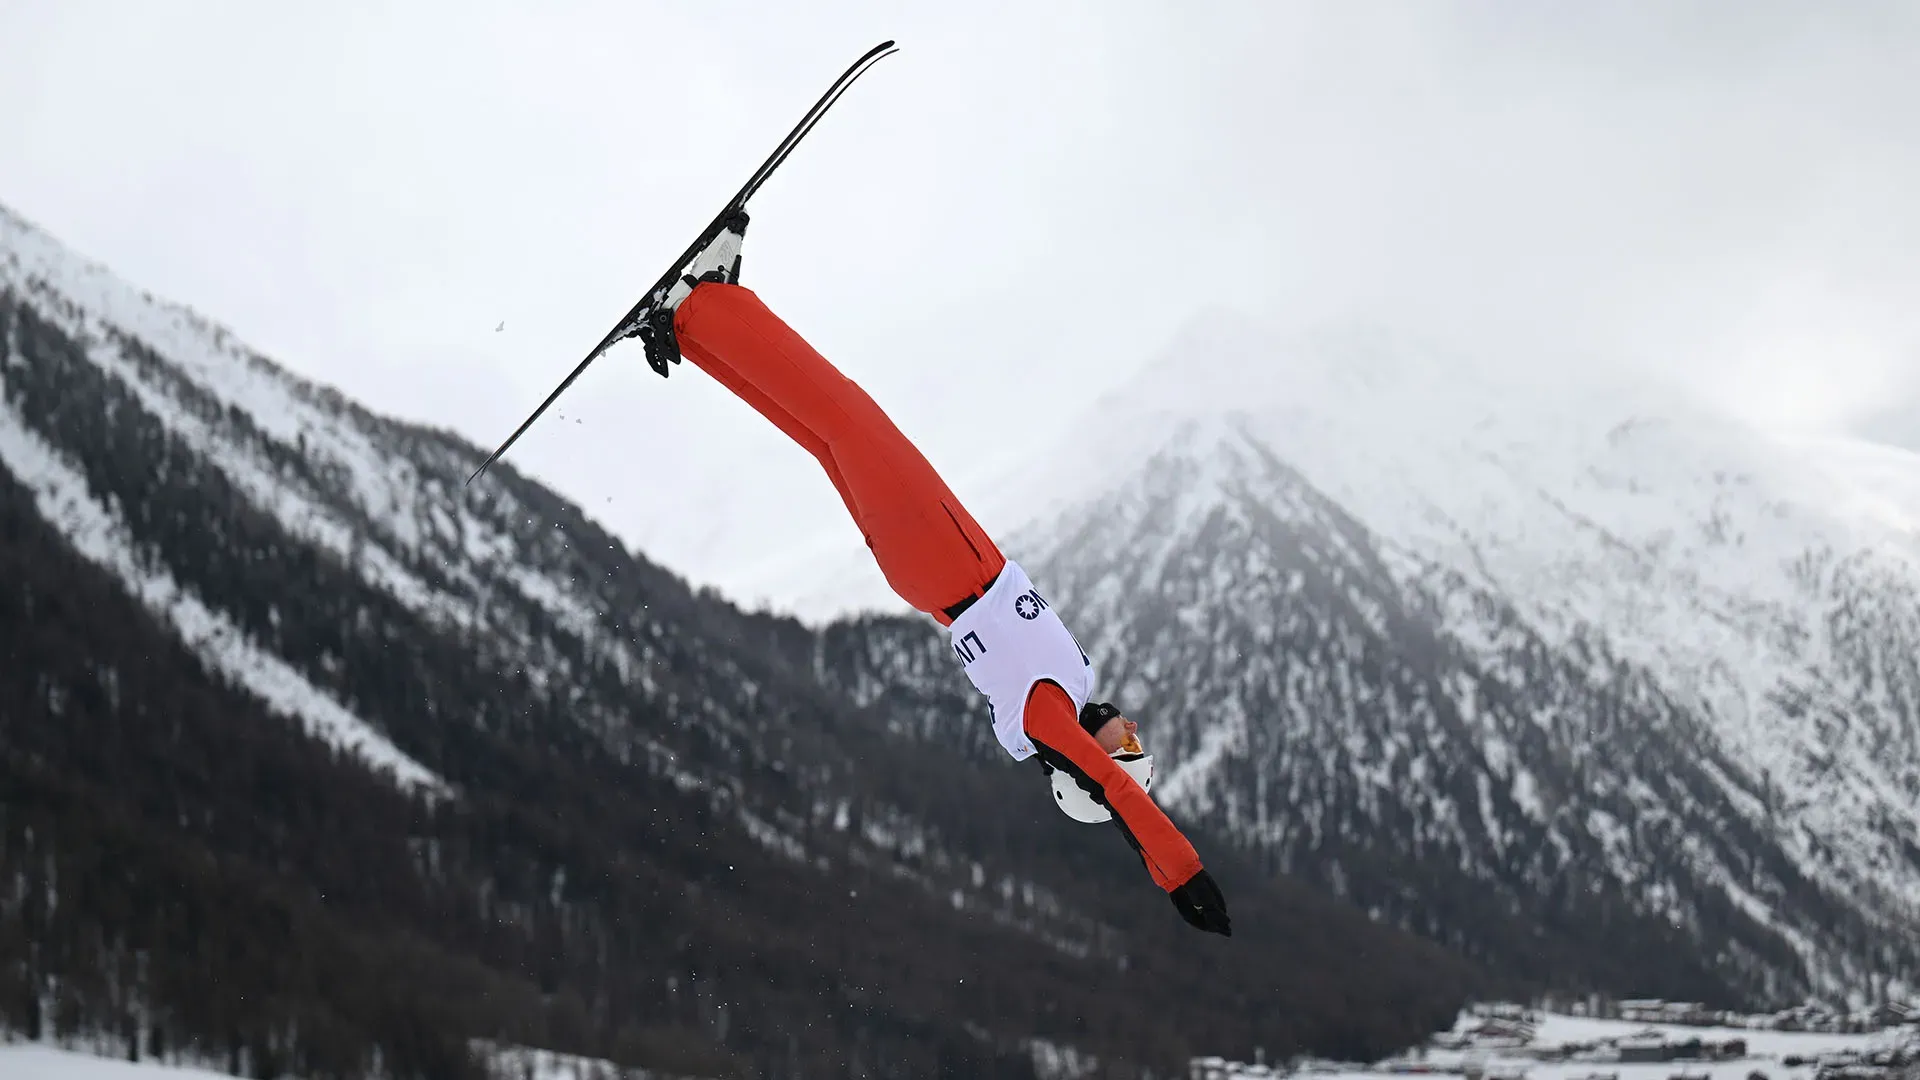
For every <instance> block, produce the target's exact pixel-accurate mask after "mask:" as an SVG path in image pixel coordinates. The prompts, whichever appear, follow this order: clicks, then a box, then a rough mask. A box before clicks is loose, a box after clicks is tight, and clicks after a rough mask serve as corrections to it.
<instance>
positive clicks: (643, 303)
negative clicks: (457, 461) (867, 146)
mask: <svg viewBox="0 0 1920 1080" xmlns="http://www.w3.org/2000/svg"><path fill="white" fill-rule="evenodd" d="M899 51H900V50H899V49H897V48H895V47H894V43H893V42H892V41H891V40H888V41H883V42H881V43H880V44H878V45H875V46H874V47H873V48H871V49H868V50H867V51H866V53H865V54H864V55H862V56H861V57H860V59H858V60H855V61H854V62H853V64H852V66H850V67H848V68H847V70H846V71H844V72H842V73H841V75H840V77H839V78H838V79H835V80H834V81H833V84H832V85H831V86H829V87H827V92H826V93H824V94H821V95H820V99H819V100H818V101H816V102H814V103H813V107H812V108H810V109H808V110H807V111H806V112H805V113H804V114H802V115H801V117H800V122H799V123H797V124H795V125H794V126H793V130H792V131H789V132H787V135H786V138H783V139H781V140H780V142H779V144H778V145H776V146H775V147H774V148H773V153H771V154H769V155H767V160H765V161H763V162H761V163H760V167H759V168H757V169H755V170H754V171H753V175H751V176H749V177H747V182H746V183H745V184H743V185H741V187H740V190H739V191H738V192H735V193H734V196H733V198H731V199H729V200H727V204H726V205H725V206H723V207H721V208H720V212H719V213H718V214H715V215H714V216H713V220H712V221H711V222H709V223H708V224H707V227H706V228H705V229H702V230H701V231H700V235H699V236H698V237H695V238H694V241H693V243H692V244H691V245H689V246H688V248H687V250H686V251H685V252H683V253H682V254H681V256H680V258H679V259H677V260H675V261H674V263H673V265H671V266H669V267H668V268H667V272H666V273H665V274H664V275H662V276H661V278H660V280H659V281H656V282H654V285H653V288H651V289H648V290H647V291H646V293H645V294H644V295H642V296H641V298H640V302H639V303H637V304H635V305H633V308H632V309H631V310H630V311H628V312H627V313H626V315H625V316H623V317H622V318H621V319H620V321H619V322H618V323H616V324H614V327H613V329H612V330H609V331H607V335H606V336H605V337H603V338H601V339H600V344H598V345H595V346H594V347H593V351H592V352H589V353H588V354H587V357H586V359H584V360H582V361H580V363H579V364H578V365H577V366H576V367H575V368H574V369H573V371H571V372H569V373H568V375H567V377H566V378H565V379H563V380H561V382H560V385H559V386H558V387H555V388H554V391H553V393H551V394H548V395H547V399H546V400H545V401H543V402H541V403H540V407H539V408H537V409H535V410H533V415H531V416H529V417H527V418H526V420H525V421H523V422H522V423H521V424H520V426H519V427H517V428H515V429H514V432H513V434H512V435H509V436H507V441H506V442H503V443H501V444H500V448H499V449H497V450H495V451H494V452H493V453H492V454H490V455H488V456H487V460H485V461H483V462H481V463H480V467H479V468H478V469H475V470H474V472H473V475H472V476H469V477H467V483H468V484H472V483H473V482H474V481H475V480H477V479H479V478H480V474H481V473H484V472H486V471H487V467H488V466H490V465H492V464H493V463H494V462H496V461H498V460H500V458H501V457H502V456H504V455H505V454H506V452H507V450H508V448H509V447H511V446H512V445H513V444H514V443H515V442H517V441H518V440H519V438H520V436H522V435H524V434H526V431H527V429H528V428H530V427H532V426H533V422H534V421H535V420H538V419H540V416H541V414H543V413H545V412H546V411H547V408H548V407H549V406H551V405H552V404H553V403H554V402H555V401H557V400H559V398H560V395H561V394H564V393H566V390H567V387H569V386H572V385H573V382H574V380H575V379H578V378H579V377H580V374H581V372H584V371H586V370H587V366H588V365H589V364H592V363H593V362H594V361H595V360H598V359H600V357H601V355H602V354H604V353H605V352H606V351H607V350H608V349H611V348H613V346H614V345H616V344H618V343H619V342H620V341H622V340H625V339H626V338H630V337H633V336H634V335H635V334H638V333H639V332H640V328H641V327H642V326H644V325H645V324H646V321H647V316H648V315H649V314H651V313H652V310H653V308H654V306H655V305H656V304H658V303H659V302H660V301H661V300H662V299H663V298H665V296H666V295H667V290H668V289H670V288H672V287H673V283H674V281H675V275H676V274H678V273H679V272H680V268H681V267H682V266H685V265H686V263H687V262H688V260H690V259H692V258H693V257H694V255H696V254H698V253H699V251H700V249H701V247H702V246H703V245H705V244H707V243H708V242H710V241H711V240H712V239H713V238H714V236H716V235H717V234H718V231H719V229H720V228H721V225H722V223H723V222H725V221H726V219H727V217H728V215H730V214H732V213H734V212H735V211H737V210H743V209H745V208H746V205H747V200H748V199H751V198H753V196H754V193H755V192H757V191H759V190H760V187H761V185H762V184H765V183H766V182H767V178H768V177H770V176H772V175H773V172H774V170H775V169H778V168H779V167H780V166H781V165H782V164H784V163H785V162H786V160H787V158H788V156H789V155H791V154H792V153H793V150H794V147H796V146H798V145H800V140H802V139H804V138H806V137H807V134H808V133H809V132H811V131H812V130H813V128H814V125H816V124H818V123H819V122H820V118H821V117H823V116H825V115H826V114H827V110H828V109H831V108H833V106H834V103H835V102H838V101H839V100H840V97H841V95H843V94H845V93H846V92H847V90H848V89H849V88H850V87H852V86H853V83H854V80H856V79H858V78H859V77H860V76H862V75H864V74H866V73H867V70H868V69H869V68H871V67H872V66H873V65H874V64H876V63H879V62H880V61H881V60H882V59H884V58H886V57H888V56H891V55H893V54H894V53H896V52H899ZM662 367H663V365H659V364H655V365H654V370H656V371H659V372H660V374H661V375H663V376H664V375H665V374H666V372H665V371H664V370H661V368H662Z"/></svg>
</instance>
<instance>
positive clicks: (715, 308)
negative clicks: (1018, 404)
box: [673, 283, 1007, 626]
mask: <svg viewBox="0 0 1920 1080" xmlns="http://www.w3.org/2000/svg"><path fill="white" fill-rule="evenodd" d="M673 330H674V334H675V335H676V336H677V337H678V338H679V339H680V351H681V353H682V355H684V356H686V358H687V359H689V360H692V361H693V362H694V364H696V365H697V366H698V367H699V368H700V370H702V371H704V372H706V373H707V374H709V375H711V376H713V377H714V378H715V379H717V380H719V382H720V383H721V384H722V385H724V386H725V387H726V388H727V389H729V390H731V391H733V392H734V394H735V395H737V396H738V397H739V398H740V399H741V400H743V401H745V402H746V403H747V404H749V405H751V406H753V407H754V408H755V409H756V410H758V411H759V413H760V415H762V416H764V417H766V418H767V419H769V420H771V421H773V422H774V424H775V425H777V426H778V427H779V428H780V430H781V431H784V432H786V433H787V436H788V437H789V438H791V439H792V440H793V441H794V442H797V443H799V444H800V445H801V446H804V447H806V448H807V450H808V451H809V452H811V453H812V454H813V456H814V457H815V458H818V459H819V461H820V466H821V468H824V469H826V470H827V477H828V479H830V480H832V481H833V486H834V487H836V488H838V489H839V491H840V499H841V501H842V502H845V503H846V504H847V511H848V512H849V513H851V514H852V515H853V520H854V522H855V523H856V524H858V525H859V526H860V533H861V535H863V536H865V537H866V540H867V547H868V548H870V549H872V551H873V557H874V560H875V561H876V562H878V563H879V564H880V572H881V573H882V574H884V575H886V579H887V584H888V585H891V586H892V587H893V591H894V592H896V593H899V594H900V598H901V599H903V600H905V601H906V602H907V603H909V604H912V605H913V606H914V607H916V608H918V609H919V610H921V611H924V612H926V613H928V614H930V615H932V616H933V617H934V618H935V619H937V620H939V622H940V624H941V625H942V626H945V625H947V624H948V623H950V622H952V621H953V620H951V619H949V618H947V616H946V615H945V614H944V613H942V611H941V609H942V608H947V607H951V606H953V605H955V604H957V603H959V602H960V601H962V600H965V599H967V598H968V597H970V596H977V595H979V594H980V593H982V592H984V591H985V590H986V587H987V585H988V584H989V583H990V582H992V581H993V578H994V575H995V574H998V573H999V572H1000V568H1001V567H1002V566H1003V565H1005V564H1006V561H1007V560H1006V558H1005V556H1003V555H1001V554H1000V549H999V548H997V547H995V546H994V543H993V541H992V540H991V539H990V538H988V536H987V533H986V530H984V529H982V528H981V527H980V526H979V525H978V524H977V523H976V522H975V521H974V520H973V517H972V515H970V514H968V513H967V510H966V507H964V506H961V505H960V500H959V499H956V498H954V496H953V492H951V491H949V490H947V484H946V481H944V480H942V479H940V474H939V473H937V472H935V471H934V469H933V466H932V465H931V464H929V463H928V461H927V459H926V457H925V456H923V455H922V454H921V453H920V450H919V448H918V447H916V446H914V445H913V443H911V442H909V441H908V440H907V437H906V436H905V435H902V434H901V433H900V429H899V428H897V427H895V426H894V425H893V421H892V420H890V419H888V418H887V414H886V413H884V412H881V411H880V406H878V405H876V404H874V401H873V399H872V398H871V397H868V396H867V392H866V391H865V390H862V389H860V387H859V385H858V384H857V383H855V382H854V381H853V380H852V379H849V378H847V377H846V376H845V375H842V374H841V373H840V372H839V370H838V369H837V368H835V367H834V366H833V365H832V364H830V363H828V362H827V360H826V358H825V357H823V356H821V355H820V354H819V353H817V352H815V351H814V350H813V346H811V345H808V344H807V343H806V341H805V340H803V339H802V338H801V337H800V335H799V334H796V333H794V331H793V328H792V327H790V326H788V325H787V324H786V323H784V322H782V321H780V317H779V316H777V315H775V314H774V313H773V312H771V311H769V310H767V306H766V305H765V304H763V303H761V302H760V298H759V297H757V296H755V295H754V294H753V293H752V292H751V291H750V290H747V289H743V288H741V287H740V286H738V285H717V284H711V283H709V284H705V285H701V286H700V287H699V288H697V289H695V290H693V294H692V295H691V296H689V297H687V299H686V300H685V301H683V302H682V303H681V305H680V309H679V311H677V312H676V313H675V314H674V320H673Z"/></svg>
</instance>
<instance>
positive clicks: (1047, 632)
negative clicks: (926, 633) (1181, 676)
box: [947, 559, 1094, 761]
mask: <svg viewBox="0 0 1920 1080" xmlns="http://www.w3.org/2000/svg"><path fill="white" fill-rule="evenodd" d="M947 631H948V633H950V634H951V635H952V636H953V654H954V655H955V656H957V657H959V659H960V663H961V665H962V666H964V667H965V668H966V671H967V679H968V680H969V681H971V682H972V683H973V685H974V688H975V689H977V690H979V691H980V692H981V693H982V694H985V695H986V696H987V707H988V708H989V709H990V710H992V712H993V734H994V736H995V737H996V738H998V739H999V740H1000V745H1001V746H1004V747H1006V748H1007V753H1009V754H1012V755H1013V757H1014V760H1016V761H1024V760H1025V759H1027V758H1030V757H1032V756H1033V754H1034V749H1033V742H1032V740H1030V739H1028V738H1027V729H1026V711H1027V694H1028V692H1030V691H1031V690H1032V689H1033V684H1034V683H1037V682H1040V681H1041V680H1043V679H1044V680H1047V681H1050V682H1056V683H1059V684H1060V688H1061V689H1062V690H1065V691H1066V692H1067V696H1068V697H1069V698H1071V699H1073V707H1074V710H1075V711H1076V712H1077V711H1078V710H1079V709H1080V708H1081V707H1082V706H1084V705H1086V703H1087V698H1088V696H1089V695H1091V694H1092V693H1093V674H1094V672H1093V661H1091V660H1089V659H1088V658H1087V654H1086V653H1085V652H1084V651H1082V650H1081V648H1080V643H1079V642H1078V641H1075V640H1074V637H1073V634H1072V633H1071V632H1069V631H1068V630H1067V626H1066V624H1065V623H1063V622H1061V621H1060V616H1058V615H1055V614H1054V613H1053V605H1051V604H1049V603H1047V601H1046V599H1045V598H1044V597H1042V596H1041V595H1040V594H1039V592H1037V591H1036V590H1035V589H1034V587H1033V582H1031V581H1029V580H1027V573H1026V571H1024V570H1022V569H1020V565H1019V564H1018V563H1016V562H1014V561H1013V560H1012V559H1008V560H1007V565H1006V566H1005V568H1003V569H1002V570H1001V571H1000V576H999V577H998V578H996V579H994V582H993V587H992V588H990V589H988V590H987V592H986V595H985V596H982V597H981V598H980V599H978V600H976V601H974V602H973V605H972V606H971V607H969V608H967V610H965V611H963V612H961V613H960V617H959V618H957V619H955V620H953V625H952V626H949V627H948V628H947Z"/></svg>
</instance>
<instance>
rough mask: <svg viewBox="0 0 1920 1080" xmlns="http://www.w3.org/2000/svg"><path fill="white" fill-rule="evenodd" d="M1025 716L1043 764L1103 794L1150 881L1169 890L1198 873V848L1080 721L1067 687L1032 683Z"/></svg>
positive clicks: (1028, 730)
mask: <svg viewBox="0 0 1920 1080" xmlns="http://www.w3.org/2000/svg"><path fill="white" fill-rule="evenodd" d="M1025 720H1026V727H1027V738H1029V739H1031V740H1032V741H1033V745H1034V747H1035V748H1036V749H1038V750H1039V752H1040V755H1041V757H1042V758H1043V759H1044V760H1045V761H1046V763H1047V764H1049V765H1051V766H1053V767H1054V768H1056V769H1064V770H1065V771H1067V772H1068V773H1071V774H1074V775H1076V776H1084V777H1087V778H1090V779H1091V780H1092V781H1093V783H1094V784H1095V785H1096V786H1097V787H1098V788H1099V789H1100V792H1101V795H1100V796H1095V798H1096V799H1097V800H1098V799H1101V797H1102V796H1104V801H1105V803H1106V805H1107V808H1108V809H1109V810H1112V811H1113V822H1114V824H1115V825H1117V826H1119V828H1120V831H1121V833H1123V834H1124V835H1125V836H1126V838H1127V843H1129V844H1131V845H1133V849H1134V850H1135V851H1138V852H1139V853H1140V859H1141V861H1142V862H1144V863H1146V864H1147V872H1148V873H1150V874H1152V875H1153V882H1154V884H1156V885H1158V886H1160V887H1161V888H1162V889H1165V890H1166V891H1168V892H1172V891H1174V890H1175V889H1177V888H1179V887H1180V886H1182V885H1184V884H1186V883H1187V882H1188V881H1189V880H1190V879H1191V878H1192V877H1193V876H1194V875H1195V874H1197V873H1199V872H1200V869H1201V867H1200V853H1199V852H1197V851H1195V850H1194V849H1193V845H1192V844H1191V843H1189V842H1188V841H1187V838H1186V836H1185V835H1183V834H1182V833H1181V832H1180V830H1179V829H1178V828H1177V827H1175V826H1174V824H1173V822H1172V821H1170V820H1168V819H1167V815H1166V813H1165V812H1164V811H1162V810H1161V809H1160V807H1159V806H1158V805H1156V804H1155V803H1154V801H1153V797H1152V796H1150V795H1148V794H1147V793H1146V791H1145V790H1144V789H1142V788H1141V787H1140V785H1139V783H1138V782H1137V781H1135V780H1134V778H1133V777H1131V776H1129V775H1127V771H1126V770H1125V769H1122V768H1121V767H1120V764H1119V763H1118V762H1116V761H1114V760H1113V758H1111V757H1109V756H1108V755H1107V752H1106V751H1105V750H1102V749H1100V744H1099V743H1098V742H1095V741H1094V738H1093V736H1091V735H1089V734H1087V732H1086V730H1085V729H1083V728H1082V727H1081V726H1080V716H1079V713H1078V712H1077V711H1076V710H1075V709H1074V707H1073V699H1072V698H1069V697H1068V696H1067V692H1066V691H1065V690H1062V689H1061V688H1060V687H1059V686H1058V685H1056V684H1054V683H1051V682H1046V681H1041V682H1037V683H1035V684H1034V685H1033V689H1032V690H1030V691H1029V692H1028V693H1027V708H1026V714H1025ZM1083 786H1084V785H1083Z"/></svg>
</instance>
